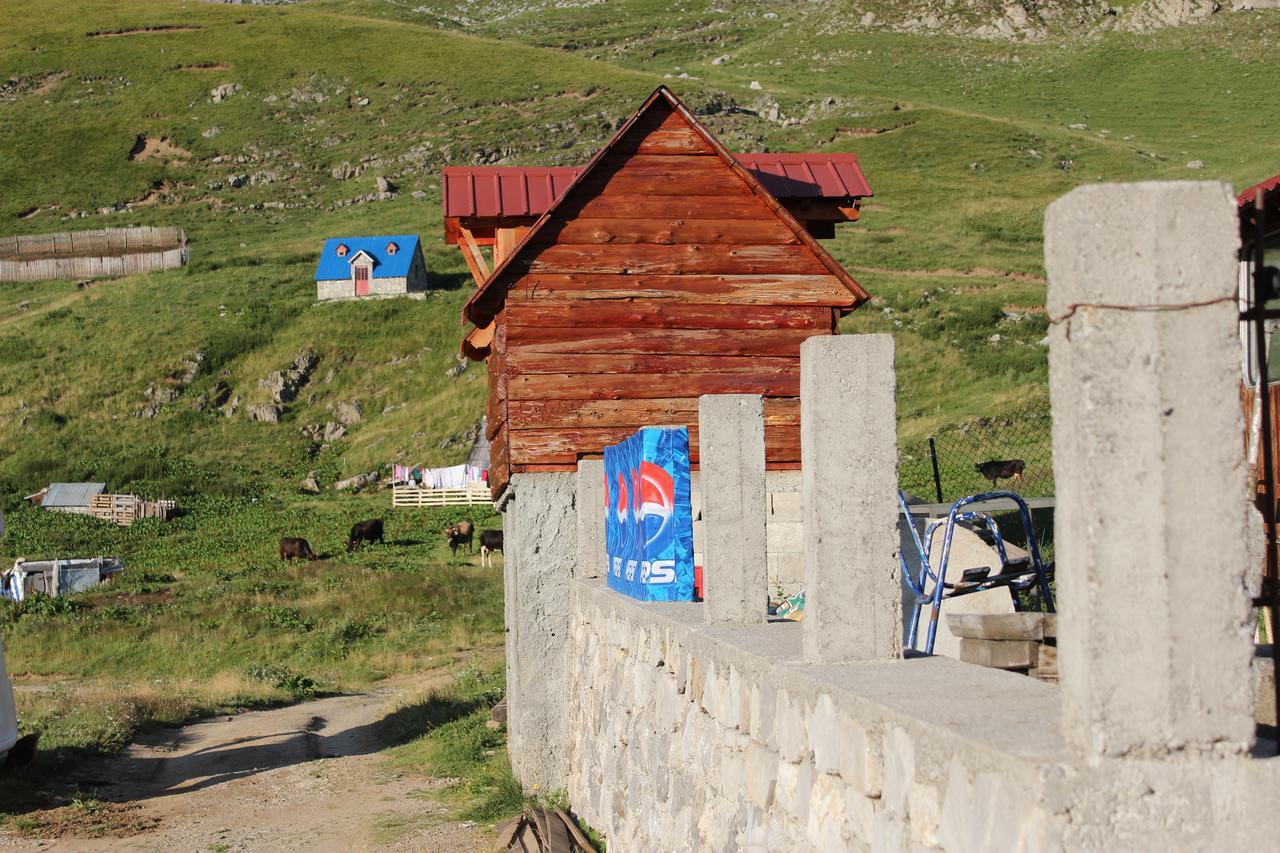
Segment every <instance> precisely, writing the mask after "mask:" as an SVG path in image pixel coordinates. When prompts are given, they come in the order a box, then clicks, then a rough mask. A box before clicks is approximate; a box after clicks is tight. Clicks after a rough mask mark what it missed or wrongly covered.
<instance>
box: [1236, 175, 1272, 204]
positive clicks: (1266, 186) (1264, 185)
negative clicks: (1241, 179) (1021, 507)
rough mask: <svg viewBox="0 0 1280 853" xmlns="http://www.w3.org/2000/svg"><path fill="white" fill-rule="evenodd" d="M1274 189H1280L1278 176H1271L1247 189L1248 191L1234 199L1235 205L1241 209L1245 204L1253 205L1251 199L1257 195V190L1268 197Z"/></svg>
mask: <svg viewBox="0 0 1280 853" xmlns="http://www.w3.org/2000/svg"><path fill="white" fill-rule="evenodd" d="M1275 189H1280V175H1273V176H1271V177H1270V178H1267V179H1266V180H1265V181H1262V182H1261V183H1258V184H1254V185H1253V186H1251V187H1249V189H1247V190H1245V191H1244V192H1242V193H1240V195H1239V197H1238V198H1237V199H1236V203H1237V204H1238V205H1240V206H1241V207H1244V206H1245V205H1246V204H1252V203H1253V199H1254V197H1255V196H1257V195H1258V191H1259V190H1261V191H1262V192H1264V193H1266V194H1267V195H1270V194H1271V192H1272V190H1275Z"/></svg>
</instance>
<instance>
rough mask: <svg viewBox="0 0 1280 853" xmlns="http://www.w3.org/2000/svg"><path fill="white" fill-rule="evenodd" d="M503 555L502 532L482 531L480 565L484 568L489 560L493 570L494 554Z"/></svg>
mask: <svg viewBox="0 0 1280 853" xmlns="http://www.w3.org/2000/svg"><path fill="white" fill-rule="evenodd" d="M495 551H497V552H498V553H502V531H501V530H481V531H480V565H481V566H484V564H485V559H486V558H488V562H489V568H493V552H495Z"/></svg>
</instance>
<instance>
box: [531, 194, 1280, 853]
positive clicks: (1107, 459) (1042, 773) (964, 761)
mask: <svg viewBox="0 0 1280 853" xmlns="http://www.w3.org/2000/svg"><path fill="white" fill-rule="evenodd" d="M1234 215H1235V213H1234V205H1233V204H1232V199H1231V197H1230V195H1229V193H1228V192H1227V189H1226V188H1225V187H1224V186H1222V185H1205V184H1200V185H1194V184H1190V185H1189V184H1155V185H1143V186H1140V187H1132V186H1129V187H1097V186H1095V187H1089V188H1086V189H1083V190H1077V191H1076V192H1074V193H1072V194H1070V195H1069V196H1068V197H1067V198H1065V199H1063V200H1062V201H1060V202H1058V203H1057V204H1055V205H1054V207H1053V208H1052V209H1051V212H1050V217H1049V223H1050V234H1049V239H1048V240H1047V241H1046V246H1047V255H1048V261H1049V263H1048V264H1047V267H1048V270H1049V300H1048V304H1049V309H1050V315H1051V331H1050V368H1051V370H1050V372H1051V394H1052V398H1053V409H1054V442H1055V465H1056V466H1058V468H1060V470H1055V474H1056V477H1057V481H1058V483H1059V484H1060V489H1059V495H1058V503H1059V525H1058V534H1059V535H1058V536H1057V544H1058V555H1059V560H1058V566H1057V582H1058V585H1059V590H1060V593H1061V596H1060V601H1062V602H1063V610H1062V612H1061V613H1059V615H1058V638H1059V648H1060V650H1061V652H1060V660H1059V663H1060V670H1061V671H1060V678H1061V686H1054V685H1049V684H1045V683H1041V682H1038V681H1035V680H1033V679H1030V678H1026V677H1024V676H1021V675H1016V674H1013V673H1007V672H1003V671H999V670H994V669H984V668H981V667H976V666H970V665H967V664H963V663H960V662H958V661H954V660H950V659H947V658H944V657H925V656H919V655H914V654H911V653H908V654H907V656H906V657H905V659H904V657H903V654H902V644H901V635H900V631H901V617H900V613H899V609H898V608H899V607H900V605H901V593H900V583H899V575H898V566H897V555H896V553H894V548H895V547H896V543H897V542H898V539H899V537H898V534H897V533H895V532H894V530H893V525H894V521H895V519H896V518H897V515H896V512H897V510H896V500H895V496H894V489H893V486H894V482H895V481H894V478H893V477H892V474H893V471H894V465H895V461H894V460H895V457H896V454H895V453H894V445H893V441H894V438H893V436H894V433H895V431H896V426H895V423H894V418H893V417H892V413H893V401H892V377H891V376H888V377H886V376H884V374H885V373H888V374H892V350H891V348H890V347H889V346H888V342H887V341H886V340H885V339H884V338H883V337H882V336H865V337H864V336H840V337H820V338H813V339H810V340H809V341H807V342H806V343H805V345H804V347H805V349H803V350H802V364H801V385H802V400H801V403H802V411H803V412H804V414H803V417H802V420H803V422H804V423H805V424H806V425H807V426H806V432H805V433H804V435H803V436H802V448H801V451H802V457H803V464H804V466H805V472H806V476H803V477H800V478H798V484H797V485H798V491H797V492H795V494H796V495H797V498H796V502H797V503H798V504H799V505H800V506H802V507H803V508H804V511H803V513H801V522H800V529H799V531H798V532H797V533H796V534H795V538H796V548H797V550H798V551H799V552H801V554H802V556H803V563H804V581H805V586H806V588H807V593H808V597H809V601H808V607H807V610H806V615H807V618H806V619H805V620H804V621H803V622H798V623H797V622H786V621H775V622H762V621H760V620H761V619H762V618H763V614H761V613H760V612H759V610H762V609H763V606H764V601H763V599H764V595H763V593H764V590H761V589H760V588H759V586H760V584H761V583H763V582H764V579H763V577H762V575H761V573H760V572H758V571H754V570H753V571H741V570H740V569H741V568H742V567H741V566H734V565H733V563H734V561H735V560H738V559H740V555H741V554H747V553H755V554H757V555H758V554H759V552H760V543H759V540H758V539H754V540H752V542H751V543H748V544H750V547H747V546H746V545H744V546H743V547H742V548H741V549H738V548H736V547H734V546H733V540H732V537H731V534H732V532H733V525H734V524H741V523H745V522H738V521H735V520H734V519H738V518H741V519H748V518H758V517H761V516H765V515H766V512H765V510H764V509H763V508H761V507H760V506H759V505H758V504H759V503H760V502H761V501H763V502H764V503H766V504H772V505H774V506H776V498H777V497H778V495H785V494H790V493H789V492H786V491H782V490H778V491H775V487H776V486H778V485H779V480H780V479H782V480H785V478H774V479H773V480H769V479H766V489H765V492H764V494H761V491H760V488H759V485H760V478H761V476H762V475H763V473H764V472H763V467H764V459H763V455H762V454H759V453H751V454H747V453H746V452H744V453H743V454H742V459H741V460H740V464H737V465H736V466H730V467H736V468H738V469H739V470H740V471H741V479H742V482H743V485H744V488H742V489H740V490H731V493H732V494H738V495H742V496H743V497H742V500H743V501H744V502H752V503H753V504H754V506H751V507H746V506H744V507H742V508H741V509H742V512H741V513H740V514H735V512H733V511H732V510H735V507H733V506H728V507H726V506H720V507H718V508H713V510H714V511H712V512H711V513H709V514H708V515H707V518H706V519H704V521H703V522H702V525H703V527H704V528H705V527H706V526H707V525H711V526H712V528H713V529H712V530H710V531H707V530H705V529H704V531H703V532H704V533H705V534H707V536H706V538H708V539H710V538H713V537H719V539H718V540H717V541H720V542H721V543H729V544H728V545H724V546H722V547H721V549H720V557H718V558H717V557H716V555H715V551H714V549H713V552H712V553H711V554H710V557H711V558H712V559H711V564H709V565H707V566H706V567H705V568H706V571H707V572H714V571H717V567H716V565H714V563H715V561H716V560H717V559H718V560H719V561H720V562H721V567H720V571H722V572H723V574H721V575H720V576H719V578H718V582H720V583H721V584H722V585H724V584H728V586H729V589H728V594H729V595H730V596H731V600H732V602H736V603H738V604H736V605H735V606H733V607H729V608H727V609H726V608H719V607H718V608H717V612H716V613H715V614H709V613H708V610H707V608H706V605H703V604H700V603H641V602H637V601H634V600H631V599H629V598H626V597H624V596H621V595H619V594H617V593H615V592H613V591H612V590H610V589H608V587H607V586H606V585H605V584H604V582H603V581H602V580H600V579H599V578H598V577H596V575H598V574H599V569H600V567H601V565H602V564H603V559H602V555H603V543H602V541H601V537H602V535H603V534H602V530H601V528H602V525H601V524H600V523H599V522H600V519H599V518H598V517H596V514H597V513H599V510H600V505H601V502H602V498H601V496H600V494H599V492H600V488H601V486H600V484H601V480H602V476H601V471H600V470H599V468H598V465H599V463H598V462H583V463H581V466H580V469H579V472H578V474H577V475H575V474H570V473H559V474H550V473H548V474H540V473H524V474H518V475H516V476H513V478H512V482H511V486H510V488H509V490H508V494H507V498H506V500H507V502H508V503H507V507H506V512H507V514H508V515H507V536H508V540H509V541H508V551H507V557H508V559H507V563H506V573H507V574H506V593H507V613H506V620H507V630H508V635H507V640H508V645H507V667H508V671H507V679H508V681H507V686H508V705H509V715H510V724H509V734H510V739H509V748H510V750H511V757H512V766H513V768H514V770H515V772H516V775H517V777H518V778H519V779H520V781H521V782H522V783H523V785H524V786H525V788H526V789H527V790H530V791H536V792H546V791H555V790H558V789H564V790H565V791H566V792H567V795H568V800H569V802H570V804H571V806H572V808H573V810H574V811H575V812H576V813H577V814H578V815H579V816H580V817H581V818H582V819H583V820H584V821H586V822H587V823H589V824H591V825H592V826H593V827H595V828H596V829H597V830H599V831H600V832H601V833H602V834H603V835H604V836H605V837H606V838H607V840H608V843H609V846H610V849H611V850H615V851H652V850H662V851H680V850H788V851H790V850H824V851H825V850H875V851H908V850H910V851H922V850H948V851H974V853H978V851H983V853H985V851H1003V850H1016V851H1055V850H1090V851H1092V850H1099V851H1102V850H1106V851H1112V850H1119V851H1127V850H1134V851H1137V850H1143V851H1145V850H1236V849H1240V850H1263V849H1273V848H1274V844H1275V839H1276V838H1278V837H1280V810H1277V809H1276V808H1275V796H1276V792H1277V791H1280V757H1277V755H1276V744H1275V743H1274V742H1270V741H1265V740H1262V741H1259V740H1258V739H1257V737H1256V729H1255V726H1254V725H1253V721H1254V719H1255V718H1256V717H1257V715H1258V712H1259V709H1258V707H1257V706H1258V705H1259V704H1260V703H1259V701H1258V699H1257V698H1256V696H1255V693H1254V681H1255V676H1254V673H1253V670H1252V667H1251V661H1250V652H1251V651H1252V642H1251V636H1252V634H1251V627H1252V626H1251V624H1250V618H1249V617H1250V614H1249V606H1248V601H1249V599H1250V597H1251V596H1252V595H1253V594H1254V591H1255V590H1256V588H1257V583H1258V571H1257V565H1256V562H1257V557H1258V553H1257V552H1258V551H1259V550H1260V549H1257V548H1249V547H1247V546H1246V545H1242V544H1241V543H1245V542H1248V541H1249V540H1250V537H1252V536H1256V535H1257V533H1258V530H1257V528H1256V527H1251V526H1250V523H1249V520H1248V513H1247V512H1246V511H1245V510H1246V508H1247V507H1248V497H1247V496H1248V490H1247V481H1246V470H1247V466H1246V464H1245V461H1244V449H1243V442H1242V441H1241V440H1240V439H1241V435H1242V424H1241V420H1240V412H1239V404H1238V396H1237V395H1238V383H1239V377H1238V375H1237V368H1236V367H1235V365H1237V364H1238V363H1239V355H1240V354H1239V351H1238V346H1239V345H1238V338H1236V337H1235V335H1234V330H1235V328H1236V316H1235V309H1234V299H1235V288H1236V277H1235V270H1234V267H1233V265H1232V264H1231V263H1228V262H1227V261H1230V260H1231V258H1232V257H1233V253H1234V251H1235V242H1234V241H1235V236H1234V230H1233V229H1232V228H1231V227H1229V225H1230V222H1231V221H1232V217H1234ZM1117 235H1122V236H1123V239H1120V238H1119V237H1118V236H1117ZM837 365H838V366H839V367H838V369H837V367H836V366H837ZM824 371H826V373H825V374H824ZM824 376H825V378H824ZM819 380H821V381H819ZM806 388H816V389H818V393H804V391H803V389H806ZM703 404H706V405H719V406H720V410H721V411H722V413H723V414H724V417H722V418H721V419H720V420H719V421H718V422H715V421H713V423H714V426H707V428H706V429H704V431H703V433H702V435H701V440H702V442H703V445H704V451H703V458H704V459H706V458H712V456H713V454H711V453H708V452H707V448H708V447H714V446H715V444H716V443H717V442H721V443H723V446H721V447H720V450H719V451H717V452H720V453H722V454H723V453H724V452H727V451H726V450H725V447H732V446H735V444H734V443H735V441H737V442H738V443H739V444H740V445H741V446H742V447H743V448H746V447H747V446H748V442H747V441H746V440H745V439H744V438H741V436H745V435H746V434H747V432H748V431H754V430H755V428H756V427H757V426H760V425H757V424H748V423H747V421H746V419H747V418H748V417H760V415H759V414H749V413H756V412H757V411H758V407H757V406H756V405H755V404H754V403H753V402H751V401H747V400H741V401H739V402H738V403H731V402H730V401H719V404H716V403H711V402H708V401H703ZM858 406H864V407H866V408H867V410H868V411H864V412H858V413H856V416H855V415H853V414H851V409H854V408H856V407H858ZM735 413H736V414H735ZM730 415H732V416H730ZM854 420H856V421H857V423H856V424H854V423H853V421H854ZM824 424H825V425H826V426H825V427H823V426H822V425H824ZM747 427H750V428H751V429H750V430H748V429H747ZM823 429H827V430H829V431H830V434H814V433H815V431H817V432H818V433H821V432H822V430H823ZM735 431H736V432H737V433H739V434H740V437H739V438H737V439H735V437H734V435H733V433H735ZM850 436H857V439H858V441H857V443H856V444H854V443H852V442H850V441H849V437H850ZM859 453H861V454H862V455H859ZM748 455H750V456H751V459H753V460H754V461H751V460H748V459H747V457H748ZM842 463H843V464H842ZM593 466H597V467H593ZM752 466H754V467H752ZM748 477H749V478H751V480H752V482H753V483H754V488H746V487H745V486H746V485H748V484H747V478H748ZM722 479H723V478H722ZM1189 484H1195V485H1194V487H1190V486H1189ZM716 488H718V489H721V490H724V489H725V488H727V487H726V486H724V484H723V483H721V484H720V485H718V486H717V487H716ZM750 496H754V497H750ZM841 496H852V497H853V498H856V500H852V499H851V500H848V501H846V500H844V499H843V498H842V497H841ZM1206 496H1208V498H1211V500H1209V501H1208V504H1206V503H1205V501H1206ZM788 500H790V499H789V498H783V503H784V505H785V504H786V502H787V501H788ZM1135 506H1138V507H1140V508H1141V512H1140V513H1139V514H1137V515H1135V513H1134V509H1133V508H1134V507H1135ZM695 509H696V508H695ZM583 513H588V514H589V515H587V516H584V515H583ZM779 523H787V522H779ZM766 524H769V522H768V521H767V522H766ZM717 526H718V527H717ZM769 538H770V537H768V536H767V537H766V539H769ZM1215 543H1216V544H1215ZM771 544H776V540H774V543H771ZM757 567H758V563H757ZM734 584H737V587H736V588H735V587H734ZM753 601H757V602H759V608H754V607H753V606H752V605H751V602H753ZM721 611H723V612H721ZM944 612H945V611H944Z"/></svg>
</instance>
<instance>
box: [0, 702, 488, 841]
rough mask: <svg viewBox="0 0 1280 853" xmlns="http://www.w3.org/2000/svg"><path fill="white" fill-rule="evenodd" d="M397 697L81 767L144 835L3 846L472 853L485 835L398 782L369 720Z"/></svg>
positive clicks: (210, 729)
mask: <svg viewBox="0 0 1280 853" xmlns="http://www.w3.org/2000/svg"><path fill="white" fill-rule="evenodd" d="M396 695H397V694H396V693H395V692H394V691H386V692H376V693H367V694H358V695H352V696H335V697H330V698H327V699H320V700H316V701H313V702H305V703H302V704H299V705H294V706H291V707H288V708H279V709H274V710H269V711H251V712H248V713H244V714H239V715H237V716H234V717H216V718H214V719H212V720H207V721H204V722H200V723H195V724H193V725H190V726H186V727H184V728H181V729H166V730H163V731H158V732H153V733H151V734H149V735H146V736H144V737H142V738H140V739H139V740H138V741H137V742H135V743H134V744H133V745H132V746H131V747H130V748H129V750H128V751H127V752H126V753H125V754H124V755H122V756H120V757H118V758H113V759H110V760H108V761H104V762H102V763H101V764H98V765H89V766H86V767H84V768H83V771H82V773H81V774H77V775H78V776H79V777H80V779H79V781H80V784H81V787H82V789H94V790H96V791H97V797H98V798H99V799H101V800H103V801H107V802H111V803H129V804H132V808H131V812H130V814H129V820H130V822H131V823H133V824H135V825H146V824H151V825H153V826H154V828H153V829H150V830H148V831H144V832H142V833H141V834H138V835H133V836H130V837H127V838H102V839H92V838H79V837H73V836H74V834H75V833H72V835H67V834H62V833H60V836H61V837H58V838H56V839H50V840H46V841H38V840H27V839H14V838H9V839H4V840H3V841H0V845H3V846H14V847H20V848H27V849H42V850H54V851H87V850H137V851H151V850H156V851H159V850H163V851H185V850H193V851H194V850H198V851H232V850H236V851H239V850H253V851H258V850H263V851H296V850H307V851H311V850H316V851H329V850H332V851H344V853H345V851H362V850H379V851H381V850H425V849H430V850H438V851H455V850H457V851H462V850H467V851H470V850H476V849H481V848H484V847H486V846H487V845H488V831H487V829H486V828H485V827H475V826H471V825H469V824H465V823H458V822H457V821H455V820H452V819H451V818H449V817H448V815H447V812H446V810H445V809H444V807H443V806H441V805H440V803H439V802H438V801H437V799H436V798H435V797H434V796H433V794H432V791H433V790H435V789H438V788H440V787H441V786H442V785H443V784H445V781H444V780H426V779H423V778H422V777H420V776H410V775H405V774H400V773H398V772H397V771H396V770H395V769H394V768H393V767H391V766H390V765H389V764H388V762H387V761H386V759H385V757H384V756H382V755H380V754H379V751H380V750H381V749H382V748H383V744H382V742H381V741H380V740H379V738H378V735H377V731H376V726H375V724H376V722H377V721H378V720H379V719H381V718H382V716H383V715H384V714H385V713H386V711H387V706H388V703H389V702H390V701H391V700H393V699H394V698H395V696H396Z"/></svg>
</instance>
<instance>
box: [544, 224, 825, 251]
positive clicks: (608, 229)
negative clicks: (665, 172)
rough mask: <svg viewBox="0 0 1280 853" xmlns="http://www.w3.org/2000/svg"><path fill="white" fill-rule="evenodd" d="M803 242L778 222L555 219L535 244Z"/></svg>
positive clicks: (750, 243)
mask: <svg viewBox="0 0 1280 853" xmlns="http://www.w3.org/2000/svg"><path fill="white" fill-rule="evenodd" d="M799 242H800V238H799V237H797V236H796V235H795V234H794V233H793V232H792V231H791V229H790V228H788V227H787V226H785V225H783V224H782V223H781V222H780V221H778V220H776V219H745V220H735V219H681V218H678V217H676V218H672V219H627V218H609V219H593V218H590V217H586V218H584V217H579V218H577V219H573V220H570V221H565V220H561V219H557V220H553V221H552V222H550V223H548V224H547V225H545V226H543V227H542V228H541V229H539V231H538V234H537V236H536V238H535V243H534V245H547V244H551V243H565V244H584V243H585V244H592V243H654V244H657V245H664V246H666V245H673V244H680V243H730V244H738V245H756V244H791V245H795V244H798V243H799Z"/></svg>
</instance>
